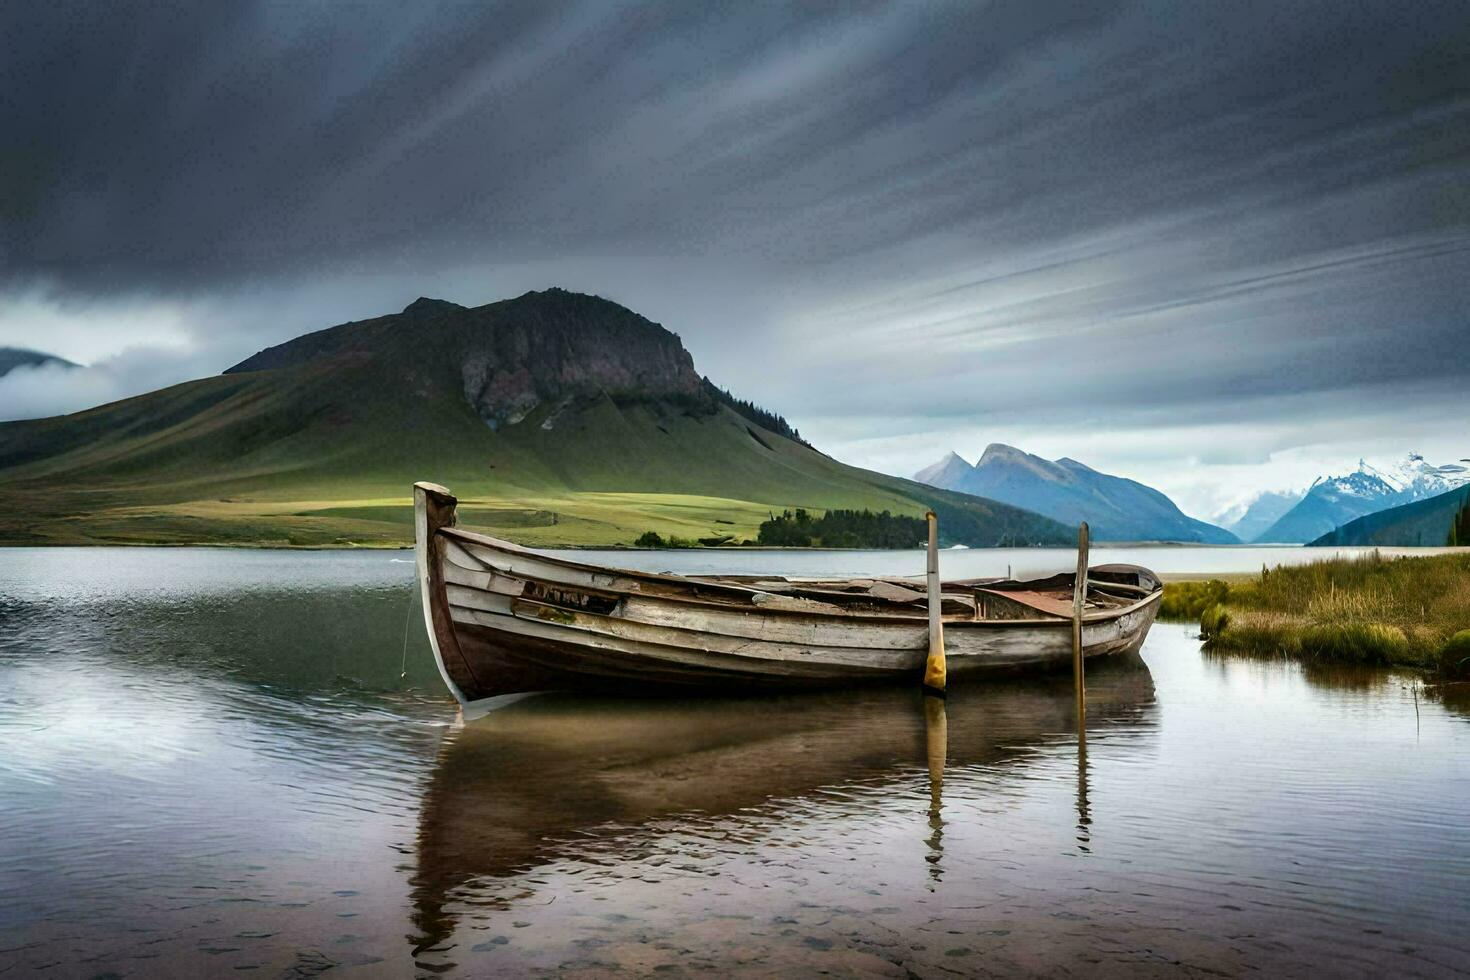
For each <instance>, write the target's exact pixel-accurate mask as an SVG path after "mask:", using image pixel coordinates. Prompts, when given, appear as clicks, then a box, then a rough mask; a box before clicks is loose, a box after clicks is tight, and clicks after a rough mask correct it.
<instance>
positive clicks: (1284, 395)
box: [0, 0, 1470, 512]
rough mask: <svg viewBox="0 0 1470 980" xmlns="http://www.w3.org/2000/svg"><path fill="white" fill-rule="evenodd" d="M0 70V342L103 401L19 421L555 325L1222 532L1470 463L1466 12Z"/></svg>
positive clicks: (437, 48) (176, 56)
mask: <svg viewBox="0 0 1470 980" xmlns="http://www.w3.org/2000/svg"><path fill="white" fill-rule="evenodd" d="M0 38H3V39H4V40H0V49H3V51H0V54H3V57H0V126H3V128H4V131H5V132H6V134H7V138H6V140H4V141H3V142H0V343H13V344H20V345H24V346H32V347H39V348H41V349H48V350H54V351H55V352H56V353H59V354H62V355H64V356H67V357H71V358H73V359H79V360H83V361H87V362H99V364H98V366H97V367H96V368H95V369H94V370H93V371H91V372H89V375H88V376H89V377H91V378H92V379H93V380H94V381H96V382H97V384H96V385H95V386H94V387H91V388H88V387H86V386H83V385H81V384H80V382H78V384H77V385H76V386H75V387H74V390H72V391H71V394H70V396H68V397H60V395H61V388H57V389H56V390H55V394H56V395H57V397H55V398H52V399H50V400H46V399H39V400H38V398H37V397H35V395H36V393H35V392H32V393H31V395H27V396H25V397H22V396H21V394H20V391H21V388H20V387H18V386H17V385H15V384H0V416H9V417H14V416H17V415H23V414H30V413H34V412H36V411H40V410H63V409H66V408H76V407H81V404H82V403H83V402H85V401H86V400H87V399H89V398H93V397H113V396H115V395H120V394H130V393H134V391H135V390H142V389H141V388H140V387H139V386H141V385H153V384H155V383H160V379H166V380H182V379H183V378H184V377H185V376H187V374H188V373H189V372H207V371H215V370H219V369H221V368H223V367H225V366H227V365H228V364H230V363H233V362H234V361H235V360H238V359H239V358H240V357H243V356H245V355H246V354H249V353H251V352H252V351H254V350H256V349H259V348H260V347H264V346H267V345H269V344H272V343H276V342H279V341H280V340H283V339H285V338H286V337H289V336H293V335H295V334H298V333H301V332H304V331H306V330H309V329H316V328H319V327H321V326H325V325H328V324H330V323H335V322H341V321H345V320H348V319H353V318H358V317H363V316H368V315H372V314H375V313H381V312H385V311H388V310H393V309H397V308H400V307H401V306H403V305H404V304H406V303H407V302H408V301H409V300H411V299H413V298H414V297H416V296H418V295H420V294H429V295H443V296H445V297H446V298H449V299H453V300H455V301H458V302H462V303H480V302H486V301H489V300H492V299H496V298H500V297H503V296H507V295H514V294H515V293H517V292H520V291H523V290H524V289H527V288H535V287H540V286H545V285H551V284H559V285H564V286H567V287H568V288H574V289H584V290H587V291H593V292H599V293H601V294H603V295H607V296H610V297H611V298H614V299H617V300H619V301H621V302H624V303H626V304H627V305H629V306H631V307H633V308H634V309H637V310H639V311H640V312H643V313H645V314H646V315H648V316H650V317H651V318H653V319H655V320H659V321H661V322H663V323H665V325H667V326H669V327H670V328H672V329H674V330H676V331H677V332H679V333H680V334H681V336H683V338H684V339H685V342H686V344H687V345H688V346H689V347H690V348H691V350H692V351H693V352H694V354H695V357H696V360H697V363H699V365H700V366H701V367H702V368H703V369H704V370H705V371H706V372H708V373H710V374H711V375H713V376H714V377H715V378H716V379H717V380H718V381H720V382H721V383H722V384H726V385H728V386H730V387H732V388H733V389H735V390H737V391H738V392H740V393H741V394H742V395H745V396H747V397H752V398H754V399H756V400H757V401H760V402H763V403H766V404H769V405H771V406H773V407H775V408H778V409H780V410H781V411H783V412H785V413H786V414H788V415H789V416H791V417H792V419H793V420H794V421H795V422H796V423H797V424H798V425H799V426H800V427H801V428H802V430H803V432H804V433H806V434H808V435H810V436H812V437H814V438H816V439H817V440H818V441H819V442H820V443H821V444H823V445H824V446H825V447H826V448H828V449H829V450H831V451H833V452H834V453H835V454H836V455H838V456H840V457H843V458H849V459H852V460H853V461H854V462H861V463H863V464H865V465H871V466H877V467H879V468H884V469H889V470H892V471H896V472H906V471H909V470H911V469H913V468H914V467H915V466H916V465H917V463H919V462H923V461H925V460H924V459H923V458H922V456H921V455H920V450H919V449H918V448H916V447H924V448H923V452H924V453H926V454H927V453H929V450H930V449H933V450H934V452H933V453H932V455H937V453H938V451H941V450H943V449H948V448H951V447H953V448H957V449H960V450H962V451H967V452H969V453H970V454H972V455H973V454H975V453H977V452H978V451H979V450H980V449H981V448H983V444H984V442H988V441H991V440H992V439H1005V440H1007V441H1015V442H1018V443H1020V444H1021V445H1023V446H1025V447H1026V448H1028V449H1032V450H1034V451H1042V452H1052V453H1054V454H1055V455H1061V454H1064V453H1065V454H1070V455H1074V456H1077V457H1079V458H1082V459H1084V460H1086V461H1087V462H1090V463H1093V464H1094V465H1098V466H1100V467H1104V468H1111V469H1114V470H1117V471H1120V472H1125V473H1129V474H1130V475H1138V476H1140V477H1149V478H1153V479H1156V480H1158V482H1160V483H1165V484H1167V483H1169V481H1170V480H1171V479H1172V480H1173V486H1172V489H1173V490H1174V491H1175V492H1176V493H1178V494H1180V495H1181V496H1184V497H1190V496H1191V495H1193V497H1195V498H1198V500H1199V501H1201V503H1200V504H1199V506H1201V507H1203V506H1206V505H1207V500H1206V498H1207V497H1209V495H1210V493H1211V492H1213V491H1210V490H1209V487H1210V486H1212V485H1214V484H1218V483H1222V482H1224V481H1227V480H1228V481H1239V480H1245V479H1254V480H1256V481H1257V482H1258V483H1260V485H1262V486H1271V485H1286V483H1287V482H1289V481H1290V479H1294V474H1295V473H1296V472H1297V470H1298V469H1305V468H1306V467H1307V466H1309V465H1311V466H1316V465H1331V461H1332V460H1334V459H1338V458H1340V457H1343V456H1344V455H1345V456H1346V457H1348V458H1349V459H1352V460H1355V459H1356V456H1357V455H1362V454H1365V453H1368V452H1370V450H1369V449H1367V448H1359V449H1355V448H1354V447H1365V446H1367V445H1368V444H1370V443H1371V444H1372V445H1373V446H1382V447H1383V448H1384V449H1385V450H1388V449H1393V450H1394V453H1393V454H1394V455H1399V454H1401V452H1406V451H1408V450H1409V449H1419V450H1420V451H1427V447H1429V446H1431V445H1434V446H1438V447H1441V448H1443V449H1444V450H1446V456H1445V459H1446V461H1447V460H1448V459H1450V458H1458V457H1460V456H1464V455H1466V452H1465V449H1464V448H1463V443H1457V440H1461V439H1462V438H1463V437H1462V435H1461V433H1462V432H1463V431H1464V427H1463V424H1462V420H1461V417H1462V414H1463V413H1462V412H1456V411H1454V399H1453V395H1454V393H1456V392H1463V391H1466V390H1470V362H1467V361H1466V360H1465V358H1463V357H1461V356H1448V354H1449V352H1453V351H1462V350H1463V348H1464V339H1463V338H1464V336H1465V335H1466V333H1467V322H1466V313H1465V310H1467V309H1470V94H1467V93H1470V62H1467V60H1466V59H1465V58H1464V51H1466V50H1467V49H1470V11H1467V9H1466V8H1465V6H1464V5H1463V4H1461V3H1449V2H1432V0H1430V2H1423V3H1416V4H1414V5H1410V6H1407V7H1406V6H1404V5H1401V4H1390V3H1386V2H1378V3H1359V4H1352V5H1344V4H1341V3H1336V2H1329V0H1321V2H1312V0H1300V2H1296V0H1281V2H1275V3H1269V4H1267V3H1262V4H1255V3H1249V4H1194V5H1179V4H1175V3H1166V2H1152V3H1151V2H1143V3H1102V4H1082V5H1079V4H1074V3H1060V2H1058V3H1052V2H1040V3H1035V2H1033V3H992V4H986V5H981V4H944V3H935V4H922V5H920V4H913V5H899V6H892V5H864V4H854V5H843V6H836V7H825V6H815V5H795V6H781V7H778V6H775V5H763V4H753V5H745V6H741V7H727V6H717V5H701V4H683V3H674V2H669V3H664V4H653V5H649V4H640V5H616V4H605V3H582V4H567V5H556V6H553V5H546V4H539V3H523V4H522V3H512V4H501V5H495V6H482V5H428V4H424V5H409V6H402V5H389V4H373V3H369V4H358V5H353V6H351V7H342V6H338V5H330V4H329V5H305V4H273V3H240V4H232V5H229V6H228V7H226V8H219V7H184V8H173V7H163V6H159V5H146V4H137V5H129V4H114V5H104V6H97V5H90V4H71V3H58V4H48V5H44V6H36V5H12V6H10V7H7V8H5V9H4V11H3V12H0ZM138 348H158V349H164V350H168V351H172V352H174V353H173V354H172V355H161V356H159V357H157V358H156V359H155V360H154V361H153V365H154V366H153V367H145V365H144V362H145V361H146V360H147V358H146V357H145V356H144V355H141V354H136V353H133V354H126V355H125V354H123V353H122V352H123V351H124V350H136V349H138ZM181 352H182V353H181ZM109 358H110V359H112V360H110V361H109ZM106 365H111V366H110V367H108V366H106ZM155 368H156V369H155ZM78 377H79V378H80V376H78ZM1395 444H1396V445H1395ZM1455 445H1461V446H1462V448H1459V449H1455V448H1453V447H1454V446H1455ZM1048 447H1059V448H1048ZM1344 462H1346V460H1344ZM1250 474H1255V476H1254V477H1252V476H1250ZM1197 512H1198V510H1197Z"/></svg>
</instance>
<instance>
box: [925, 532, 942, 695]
mask: <svg viewBox="0 0 1470 980" xmlns="http://www.w3.org/2000/svg"><path fill="white" fill-rule="evenodd" d="M924 518H925V519H926V520H927V521H928V522H929V562H928V573H929V577H928V582H927V583H926V586H925V588H926V589H927V591H928V594H929V659H928V661H926V662H925V664H924V693H925V694H933V695H936V696H938V697H944V687H945V669H944V623H943V621H942V620H941V619H940V618H939V612H940V594H939V518H938V517H936V516H935V514H934V512H933V511H932V510H931V511H929V513H927V514H925V515H924Z"/></svg>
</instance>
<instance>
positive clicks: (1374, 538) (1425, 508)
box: [1310, 486, 1470, 547]
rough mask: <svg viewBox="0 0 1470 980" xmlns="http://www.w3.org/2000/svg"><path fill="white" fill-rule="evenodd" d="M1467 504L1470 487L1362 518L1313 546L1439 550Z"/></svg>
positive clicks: (1334, 531) (1350, 522) (1328, 534)
mask: <svg viewBox="0 0 1470 980" xmlns="http://www.w3.org/2000/svg"><path fill="white" fill-rule="evenodd" d="M1466 500H1470V486H1464V487H1460V488H1459V489H1457V490H1451V491H1450V492H1449V493H1442V494H1440V495H1439V496H1437V497H1430V498H1428V499H1427V500H1416V501H1414V502H1413V503H1412V504H1403V505H1402V506H1399V507H1390V508H1389V509H1387V510H1380V511H1378V512H1377V513H1376V514H1369V515H1367V516H1366V517H1360V518H1358V519H1357V520H1355V521H1349V522H1348V523H1346V524H1344V525H1342V526H1341V527H1338V528H1334V529H1333V530H1331V531H1328V532H1327V533H1326V534H1324V535H1322V536H1321V537H1320V538H1318V539H1317V540H1315V541H1312V542H1310V544H1312V545H1315V546H1319V547H1327V546H1333V545H1383V546H1401V547H1412V546H1420V545H1422V546H1425V547H1438V546H1440V545H1443V544H1444V543H1445V540H1446V539H1447V538H1448V537H1449V533H1450V525H1451V524H1452V523H1453V522H1454V519H1455V514H1456V512H1457V511H1459V509H1460V507H1462V506H1463V505H1464V503H1465V501H1466Z"/></svg>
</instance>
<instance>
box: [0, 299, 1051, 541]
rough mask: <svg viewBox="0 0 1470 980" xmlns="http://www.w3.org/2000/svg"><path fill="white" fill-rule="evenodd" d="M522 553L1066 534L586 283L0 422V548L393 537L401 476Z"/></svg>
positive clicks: (377, 326)
mask: <svg viewBox="0 0 1470 980" xmlns="http://www.w3.org/2000/svg"><path fill="white" fill-rule="evenodd" d="M422 479H429V480H433V481H435V482H438V483H442V484H445V485H447V486H449V487H450V488H451V489H452V490H454V491H455V492H456V493H457V494H458V495H459V496H460V498H461V500H462V501H464V502H465V503H464V506H462V508H461V511H462V513H463V514H464V519H465V521H466V523H467V524H469V525H471V526H480V527H484V528H486V529H488V530H490V531H491V532H492V533H495V534H497V535H499V536H501V537H506V538H511V539H513V540H518V541H525V542H527V543H533V544H597V545H608V544H619V543H623V544H626V543H629V542H631V541H633V540H634V539H636V538H637V537H639V536H640V534H642V533H643V532H644V531H649V530H653V531H657V532H658V533H660V534H661V535H663V536H664V537H678V538H683V539H686V540H696V539H702V538H708V539H712V540H720V539H729V538H736V539H738V538H740V537H751V538H753V537H754V536H755V531H756V528H757V527H758V526H759V525H760V523H761V521H763V520H765V519H766V518H767V517H769V516H770V515H771V514H772V513H781V512H782V511H783V510H785V509H787V508H797V507H801V508H805V509H807V510H810V511H818V510H827V509H833V508H842V509H856V510H862V509H870V510H873V511H883V510H889V511H891V512H893V513H895V514H909V515H921V514H923V512H924V511H925V510H927V509H930V508H932V509H934V510H935V511H936V512H937V513H938V514H939V516H940V523H941V535H942V537H943V538H944V540H945V541H946V542H947V543H950V544H967V545H995V544H1034V543H1064V542H1067V541H1069V540H1070V534H1069V532H1068V531H1067V529H1066V528H1064V527H1062V526H1061V525H1059V524H1057V523H1056V522H1054V521H1051V520H1049V519H1047V518H1045V517H1042V516H1040V515H1038V514H1034V513H1031V512H1028V511H1025V510H1022V509H1019V508H1016V507H1012V506H1009V505H1006V504H1002V503H997V502H994V501H984V500H978V499H976V498H974V497H968V496H965V495H963V494H956V493H950V492H946V491H943V490H936V489H934V488H932V487H929V486H926V485H923V484H919V483H915V482H911V481H908V480H900V479H896V478H894V477H890V476H885V475H883V474H878V473H873V472H870V471H867V470H862V469H858V468H856V467H852V466H847V465H845V464H843V463H839V462H837V461H836V460H833V459H831V458H830V457H828V456H825V455H823V454H822V453H820V452H818V451H817V450H815V449H813V448H812V447H810V446H809V445H807V444H805V443H804V442H802V441H800V438H799V436H798V435H797V433H796V432H795V430H794V429H793V428H792V427H791V426H790V425H788V424H787V422H786V421H785V420H784V419H782V418H781V417H780V416H779V415H776V414H775V413H772V412H769V411H765V410H763V409H761V408H759V407H757V406H755V405H753V404H751V403H750V402H748V401H743V400H741V399H738V398H736V397H734V396H733V395H731V394H729V393H728V392H725V391H722V390H721V389H719V388H718V387H716V386H715V385H714V384H712V383H710V382H709V381H708V380H707V379H705V378H703V377H701V376H700V375H699V373H698V372H697V371H696V370H695V367H694V361H693V358H692V357H691V356H690V354H689V352H688V351H687V350H685V349H684V346H683V344H682V343H681V342H680V341H679V338H678V337H677V336H676V335H675V334H673V333H672V332H670V331H668V330H666V329H665V328H664V327H662V326H660V325H659V324H656V323H653V322H651V321H649V320H647V319H645V318H644V317H642V316H639V315H638V314H636V313H634V312H632V311H631V310H628V309H626V308H624V307H622V306H619V305H618V304H616V303H613V302H610V301H608V300H606V299H602V298H599V297H596V296H587V295H583V294H579V293H572V292H567V291H565V290H560V289H550V290H546V291H543V292H532V293H527V294H525V295H523V296H520V297H517V298H515V299H511V300H505V301H502V302H498V303H490V304H488V305H485V306H479V307H464V306H460V305H458V304H455V303H450V302H446V301H443V300H433V299H419V300H417V301H415V302H414V303H412V304H410V305H409V306H408V307H407V308H406V309H404V310H403V311H402V312H400V313H394V314H390V315H387V316H381V317H375V318H373V319H370V320H362V321H357V322H353V323H346V324H342V325H340V326H337V327H332V328H329V329H326V330H320V331H316V332H314V333H310V334H306V335H304V336H301V337H298V338H296V339H295V340H292V341H289V342H287V343H284V344H280V345H278V346H276V347H272V348H269V349H267V350H263V351H261V352H260V353H258V354H255V355H254V356H252V357H250V358H247V359H246V360H244V361H242V362H240V363H239V364H237V365H235V366H234V367H232V368H230V369H229V370H228V371H226V372H225V373H224V374H222V375H220V376H217V377H213V378H204V379H200V380H198V381H191V382H188V383H185V384H181V385H175V386H173V387H171V388H166V389H163V390H161V391H155V392H151V393H149V394H146V395H142V396H139V397H136V398H130V399H126V400H124V401H120V402H115V403H112V404H109V405H103V406H101V407H98V408H94V409H91V410H89V411H86V412H79V413H76V414H74V415H68V416H62V417H58V418H51V419H39V420H33V421H26V422H11V423H5V424H0V542H21V541H38V542H45V541H176V542H184V541H239V542H266V541H269V542H282V541H288V542H291V543H298V544H312V543H328V544H345V543H360V542H379V543H387V542H403V541H406V540H408V539H409V538H410V536H411V523H410V508H409V507H408V503H407V500H408V488H409V486H410V485H411V483H412V482H413V481H414V480H422Z"/></svg>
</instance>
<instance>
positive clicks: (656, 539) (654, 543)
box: [633, 531, 664, 548]
mask: <svg viewBox="0 0 1470 980" xmlns="http://www.w3.org/2000/svg"><path fill="white" fill-rule="evenodd" d="M633 546H634V547H636V548H662V547H664V539H663V536H662V535H661V534H659V533H658V532H657V531H644V532H643V533H642V534H640V535H638V538H637V540H635V541H634V542H633Z"/></svg>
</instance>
